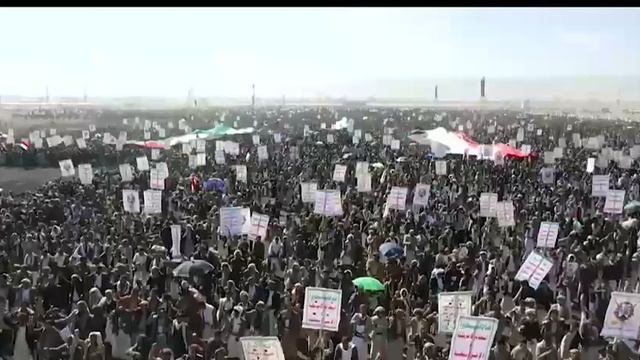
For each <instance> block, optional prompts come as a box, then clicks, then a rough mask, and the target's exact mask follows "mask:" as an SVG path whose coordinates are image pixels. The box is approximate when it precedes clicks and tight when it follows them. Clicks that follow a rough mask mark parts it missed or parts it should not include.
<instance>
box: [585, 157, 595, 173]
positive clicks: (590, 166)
mask: <svg viewBox="0 0 640 360" xmlns="http://www.w3.org/2000/svg"><path fill="white" fill-rule="evenodd" d="M595 166H596V159H595V158H588V159H587V172H588V173H592V172H593V170H594V168H595Z"/></svg>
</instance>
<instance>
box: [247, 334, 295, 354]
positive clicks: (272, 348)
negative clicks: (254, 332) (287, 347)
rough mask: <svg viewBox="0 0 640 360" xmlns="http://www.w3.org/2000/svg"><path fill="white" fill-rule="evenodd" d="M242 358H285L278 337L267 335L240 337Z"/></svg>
mask: <svg viewBox="0 0 640 360" xmlns="http://www.w3.org/2000/svg"><path fill="white" fill-rule="evenodd" d="M240 344H242V354H243V355H244V360H285V358H284V352H283V351H282V345H281V344H280V339H278V338H277V337H275V336H273V337H267V336H251V337H249V336H245V337H241V338H240Z"/></svg>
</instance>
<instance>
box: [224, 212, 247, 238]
mask: <svg viewBox="0 0 640 360" xmlns="http://www.w3.org/2000/svg"><path fill="white" fill-rule="evenodd" d="M218 229H219V233H220V234H221V235H225V236H228V235H231V236H235V235H245V234H249V232H250V231H251V211H250V210H249V208H243V207H223V208H220V227H219V228H218Z"/></svg>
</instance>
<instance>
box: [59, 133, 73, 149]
mask: <svg viewBox="0 0 640 360" xmlns="http://www.w3.org/2000/svg"><path fill="white" fill-rule="evenodd" d="M62 142H63V143H64V145H65V146H71V145H73V144H74V142H73V136H71V135H65V136H63V137H62Z"/></svg>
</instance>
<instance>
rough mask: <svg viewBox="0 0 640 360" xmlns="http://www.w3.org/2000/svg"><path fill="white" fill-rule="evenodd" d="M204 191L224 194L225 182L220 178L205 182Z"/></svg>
mask: <svg viewBox="0 0 640 360" xmlns="http://www.w3.org/2000/svg"><path fill="white" fill-rule="evenodd" d="M204 190H205V191H217V192H219V193H222V192H224V181H223V180H221V179H219V178H213V179H209V180H207V181H205V182H204Z"/></svg>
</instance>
